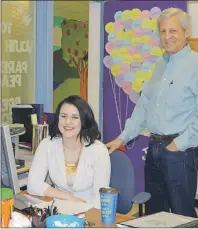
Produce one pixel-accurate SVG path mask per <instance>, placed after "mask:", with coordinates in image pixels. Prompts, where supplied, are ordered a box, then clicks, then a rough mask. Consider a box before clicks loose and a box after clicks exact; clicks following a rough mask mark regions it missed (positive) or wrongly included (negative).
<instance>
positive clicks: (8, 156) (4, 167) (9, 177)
mask: <svg viewBox="0 0 198 229" xmlns="http://www.w3.org/2000/svg"><path fill="white" fill-rule="evenodd" d="M1 187H7V188H10V189H12V190H13V192H14V194H18V193H19V192H20V187H19V181H18V176H17V171H16V164H15V158H14V152H13V148H12V140H11V135H10V130H9V126H1Z"/></svg>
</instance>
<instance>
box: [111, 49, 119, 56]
mask: <svg viewBox="0 0 198 229" xmlns="http://www.w3.org/2000/svg"><path fill="white" fill-rule="evenodd" d="M110 56H112V57H114V56H119V50H117V49H114V50H112V51H111V53H110Z"/></svg>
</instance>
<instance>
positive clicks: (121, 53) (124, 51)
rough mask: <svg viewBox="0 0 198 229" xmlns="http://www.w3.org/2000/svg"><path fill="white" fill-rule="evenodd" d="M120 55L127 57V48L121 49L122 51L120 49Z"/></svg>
mask: <svg viewBox="0 0 198 229" xmlns="http://www.w3.org/2000/svg"><path fill="white" fill-rule="evenodd" d="M119 54H120V55H125V54H127V48H120V49H119Z"/></svg>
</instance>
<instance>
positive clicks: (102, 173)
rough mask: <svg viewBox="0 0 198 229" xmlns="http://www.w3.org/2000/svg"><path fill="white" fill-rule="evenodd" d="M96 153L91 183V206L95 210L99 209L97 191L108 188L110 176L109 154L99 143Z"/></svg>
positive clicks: (98, 194)
mask: <svg viewBox="0 0 198 229" xmlns="http://www.w3.org/2000/svg"><path fill="white" fill-rule="evenodd" d="M96 151H97V153H96V154H95V155H96V158H95V163H94V165H93V166H94V168H93V169H94V181H93V193H92V196H93V199H92V201H91V202H92V204H93V205H94V207H95V208H99V209H100V193H99V189H100V188H102V187H108V186H109V183H110V176H111V162H110V157H109V152H108V150H107V148H106V147H105V145H103V144H102V143H101V145H100V146H99V147H97V149H96Z"/></svg>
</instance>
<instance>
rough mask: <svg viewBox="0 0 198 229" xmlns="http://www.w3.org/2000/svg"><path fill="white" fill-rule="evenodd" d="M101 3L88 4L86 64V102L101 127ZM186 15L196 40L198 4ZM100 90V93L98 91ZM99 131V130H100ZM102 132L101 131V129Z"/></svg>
mask: <svg viewBox="0 0 198 229" xmlns="http://www.w3.org/2000/svg"><path fill="white" fill-rule="evenodd" d="M101 10H102V9H101V3H97V2H94V1H90V3H89V62H88V66H89V69H88V102H89V104H90V105H91V107H92V109H93V111H94V114H95V116H96V120H97V122H98V123H99V124H100V127H102V123H101V122H102V119H101V116H102V110H101V109H102V100H103V98H102V87H101V85H102V82H101V81H102V77H101V76H102V73H101V61H102V58H103V57H102V53H103V51H102V52H101V41H100V34H101V31H100V29H101V23H103V22H102V20H100V15H101ZM188 13H189V14H190V16H191V20H192V37H194V38H198V2H195V1H191V2H188ZM100 90H101V91H100ZM100 129H101V128H100ZM101 131H102V129H101Z"/></svg>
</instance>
